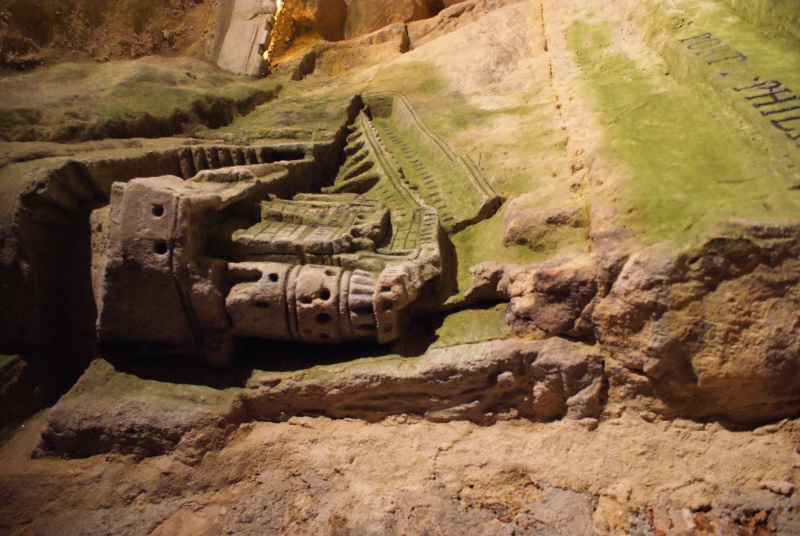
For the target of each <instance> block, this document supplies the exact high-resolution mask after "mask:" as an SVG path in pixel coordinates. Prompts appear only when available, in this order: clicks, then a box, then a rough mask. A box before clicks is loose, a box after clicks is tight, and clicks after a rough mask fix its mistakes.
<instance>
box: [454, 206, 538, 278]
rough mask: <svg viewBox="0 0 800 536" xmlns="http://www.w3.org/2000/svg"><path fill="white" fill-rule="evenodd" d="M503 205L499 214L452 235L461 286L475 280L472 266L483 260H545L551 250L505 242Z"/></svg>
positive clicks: (513, 261) (528, 262)
mask: <svg viewBox="0 0 800 536" xmlns="http://www.w3.org/2000/svg"><path fill="white" fill-rule="evenodd" d="M505 210H506V207H502V208H501V209H500V210H499V211H498V212H497V214H495V215H494V216H492V217H491V218H489V219H487V220H484V221H482V222H479V223H476V224H475V225H471V226H470V227H467V228H466V229H464V230H463V231H460V232H458V233H456V234H455V235H453V236H452V237H451V240H452V242H453V245H454V246H455V248H456V252H457V254H458V271H457V277H458V290H459V291H460V292H464V291H466V290H468V289H469V288H470V286H471V284H472V276H471V275H470V273H469V269H470V268H471V267H472V266H475V265H476V264H479V263H481V262H484V261H498V262H504V263H509V264H518V265H520V266H524V265H527V264H533V263H535V262H539V261H543V260H546V259H548V258H550V257H552V255H553V251H552V250H540V251H535V250H533V249H531V248H529V247H527V246H518V245H510V246H506V245H504V244H503V214H504V213H505Z"/></svg>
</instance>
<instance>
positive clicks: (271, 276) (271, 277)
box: [267, 273, 279, 283]
mask: <svg viewBox="0 0 800 536" xmlns="http://www.w3.org/2000/svg"><path fill="white" fill-rule="evenodd" d="M267 277H268V278H269V280H270V281H272V282H273V283H277V282H278V279H279V278H278V274H275V273H272V274H269V276H267Z"/></svg>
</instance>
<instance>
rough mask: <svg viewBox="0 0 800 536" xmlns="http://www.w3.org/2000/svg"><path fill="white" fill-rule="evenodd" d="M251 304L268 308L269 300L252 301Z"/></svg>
mask: <svg viewBox="0 0 800 536" xmlns="http://www.w3.org/2000/svg"><path fill="white" fill-rule="evenodd" d="M253 305H254V306H256V307H258V308H259V309H267V308H269V302H265V301H257V302H253Z"/></svg>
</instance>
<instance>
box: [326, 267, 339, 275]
mask: <svg viewBox="0 0 800 536" xmlns="http://www.w3.org/2000/svg"><path fill="white" fill-rule="evenodd" d="M325 275H327V276H328V277H333V276H335V275H336V272H334V271H333V270H331V269H330V268H328V269H327V270H325Z"/></svg>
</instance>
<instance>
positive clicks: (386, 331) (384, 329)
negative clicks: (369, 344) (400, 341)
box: [383, 326, 392, 333]
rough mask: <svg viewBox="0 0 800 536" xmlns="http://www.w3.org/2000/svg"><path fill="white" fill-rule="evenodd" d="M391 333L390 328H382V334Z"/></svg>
mask: <svg viewBox="0 0 800 536" xmlns="http://www.w3.org/2000/svg"><path fill="white" fill-rule="evenodd" d="M391 331H392V326H383V332H384V333H390V332H391Z"/></svg>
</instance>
